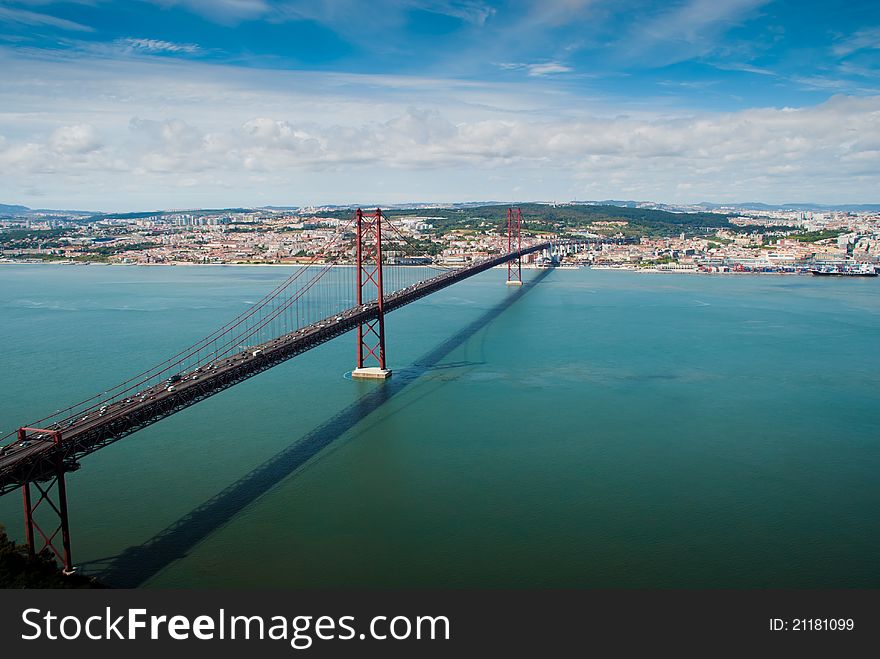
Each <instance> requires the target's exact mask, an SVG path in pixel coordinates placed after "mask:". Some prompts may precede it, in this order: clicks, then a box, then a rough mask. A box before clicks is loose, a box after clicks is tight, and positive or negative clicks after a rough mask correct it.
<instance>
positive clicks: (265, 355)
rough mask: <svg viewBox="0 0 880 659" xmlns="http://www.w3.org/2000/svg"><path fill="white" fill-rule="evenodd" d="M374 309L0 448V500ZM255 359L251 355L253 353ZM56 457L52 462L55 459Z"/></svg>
mask: <svg viewBox="0 0 880 659" xmlns="http://www.w3.org/2000/svg"><path fill="white" fill-rule="evenodd" d="M549 247H550V243H548V242H544V243H540V244H537V245H532V246H530V247H526V248H523V249H522V250H520V252H511V253H509V254H503V255H501V256H496V257H490V258H488V259H484V260H482V261H480V262H478V263H475V264H474V265H471V266H468V267H466V268H461V269H457V270H450V271H447V272H444V273H442V274H440V275H437V276H436V277H432V278H430V279H426V280H425V281H423V282H420V283H418V284H414V285H412V286H409V287H407V288H404V289H402V290H399V291H396V292H394V293H391V294H389V295H386V296H385V299H384V311H385V313H388V312H391V311H394V310H395V309H399V308H400V307H403V306H405V305H407V304H409V303H410V302H415V301H416V300H418V299H420V298H423V297H425V296H427V295H430V294H431V293H434V292H436V291H439V290H440V289H442V288H446V287H447V286H450V285H452V284H454V283H456V282H459V281H461V280H463V279H467V278H468V277H472V276H474V275H476V274H479V273H480V272H484V271H486V270H489V269H490V268H494V267H495V266H498V265H502V264H504V263H506V262H507V261H511V260H513V259H515V258H516V257H517V255H518V254H519V255H522V256H525V255H526V254H531V253H532V252H538V251H541V250H544V249H547V248H549ZM377 310H378V305H377V303H376V302H375V301H374V302H371V303H369V304H365V305H362V306H360V307H352V308H351V309H347V310H345V311H343V312H341V313H338V314H333V315H332V316H328V317H327V318H324V319H323V320H320V321H318V322H316V323H313V324H312V325H308V326H306V327H303V328H301V329H298V330H296V331H294V332H291V333H289V334H285V335H283V336H281V337H278V338H276V339H273V340H271V341H268V342H266V343H263V344H260V345H256V346H251V347H249V348H248V349H247V350H246V351H244V352H240V353H237V354H235V355H231V356H229V357H224V358H221V359H219V360H218V361H216V362H214V363H213V364H212V365H209V366H205V367H202V368H199V369H196V371H193V372H188V373H180V376H181V379H180V381H179V382H175V383H174V386H173V390H172V391H168V390H167V385H166V384H164V383H161V384H158V385H154V386H152V387H150V388H148V389H144V390H143V391H140V392H138V393H137V394H134V395H132V396H131V397H130V398H128V399H126V400H128V401H130V402H126V401H125V400H123V401H118V402H115V403H113V404H111V405H108V406H107V409H106V410H105V411H104V413H103V414H99V413H98V412H96V411H91V412H89V413H88V415H87V416H84V417H83V418H82V419H78V420H74V421H73V422H72V423H68V424H67V426H66V427H61V428H55V427H53V426H50V427H49V428H50V429H52V430H60V431H61V433H62V435H61V437H62V439H61V442H60V443H59V444H56V443H55V442H54V440H53V439H52V437H51V436H50V435H48V434H46V435H42V436H41V435H40V433H37V432H34V431H29V432H30V434H29V435H28V437H27V439H26V440H25V445H24V446H22V442H20V441H16V442H14V443H13V444H10V445H7V446H5V447H3V448H2V449H0V451H2V453H0V495H3V494H7V493H9V492H11V491H12V490H14V489H16V488H18V487H20V486H21V485H23V484H24V483H26V482H29V481H34V480H43V479H45V478H49V477H51V476H52V475H54V473H55V470H56V462H57V460H58V458H59V457H61V459H63V461H64V463H65V469H66V470H71V471H72V470H75V469H77V468H78V467H79V465H78V460H79V459H80V458H82V457H83V456H85V455H88V454H90V453H93V452H94V451H96V450H98V449H100V448H102V447H104V446H107V445H108V444H111V443H113V442H115V441H117V440H119V439H122V438H123V437H126V436H128V435H130V434H132V433H134V432H136V431H138V430H140V429H141V428H144V427H146V426H149V425H151V424H153V423H156V422H157V421H160V420H161V419H164V418H165V417H168V416H171V415H172V414H174V413H175V412H178V411H180V410H182V409H184V408H186V407H189V406H190V405H194V404H195V403H198V402H199V401H201V400H204V399H205V398H208V397H209V396H213V395H214V394H216V393H219V392H220V391H223V390H224V389H228V388H229V387H231V386H233V385H235V384H238V383H239V382H241V381H243V380H246V379H248V378H250V377H253V376H254V375H257V374H258V373H262V372H263V371H265V370H267V369H270V368H272V367H273V366H276V365H278V364H280V363H282V362H285V361H287V360H288V359H290V358H292V357H295V356H296V355H299V354H301V353H303V352H306V351H307V350H311V349H312V348H314V347H316V346H318V345H321V344H322V343H325V342H327V341H329V340H330V339H334V338H336V337H337V336H340V335H342V334H345V333H346V332H348V331H350V330H352V329H354V328H355V327H357V326H358V325H360V324H361V323H364V322H366V321H369V320H372V319H374V318H375V317H376V316H377ZM258 349H259V350H261V351H262V353H261V354H259V355H257V356H253V352H254V351H256V350H258ZM59 453H60V456H59Z"/></svg>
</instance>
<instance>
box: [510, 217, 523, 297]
mask: <svg viewBox="0 0 880 659" xmlns="http://www.w3.org/2000/svg"><path fill="white" fill-rule="evenodd" d="M521 229H522V211H521V210H520V209H519V208H517V209H516V211H514V210H513V209H512V208H508V209H507V252H508V253H510V252H513V251H514V250H516V251H517V252H519V251H521V250H522V234H521ZM522 284H523V282H522V256H517V257H516V259H514V260H512V261H508V262H507V285H508V286H522Z"/></svg>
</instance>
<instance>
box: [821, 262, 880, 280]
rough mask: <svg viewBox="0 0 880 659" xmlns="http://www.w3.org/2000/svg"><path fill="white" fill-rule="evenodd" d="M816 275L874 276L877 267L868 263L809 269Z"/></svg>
mask: <svg viewBox="0 0 880 659" xmlns="http://www.w3.org/2000/svg"><path fill="white" fill-rule="evenodd" d="M810 272H811V273H812V274H814V275H816V276H817V277H876V276H877V269H876V268H875V267H874V266H873V265H870V264H868V263H860V264H857V265H854V264H842V265H829V266H821V267H816V268H812V269H810Z"/></svg>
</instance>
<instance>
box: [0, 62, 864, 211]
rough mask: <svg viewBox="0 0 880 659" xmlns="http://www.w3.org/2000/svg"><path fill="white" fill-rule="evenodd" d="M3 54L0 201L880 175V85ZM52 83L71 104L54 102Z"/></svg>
mask: <svg viewBox="0 0 880 659" xmlns="http://www.w3.org/2000/svg"><path fill="white" fill-rule="evenodd" d="M0 55H2V53H0ZM0 59H2V58H0ZM0 64H3V65H4V67H5V70H7V71H8V72H9V73H8V74H7V81H6V85H5V89H4V105H3V107H0V135H2V138H0V201H3V202H5V203H14V202H24V203H26V201H27V199H22V198H21V196H20V195H22V191H26V190H29V189H32V190H42V191H45V190H49V191H50V196H49V197H48V198H44V199H42V200H41V201H40V202H39V203H40V205H41V206H45V205H47V204H50V203H51V204H54V205H56V206H65V207H70V206H71V205H79V206H85V207H93V208H138V207H163V206H165V207H167V206H181V205H205V206H210V205H218V204H256V203H311V202H315V203H320V202H349V201H357V200H364V199H374V200H377V201H385V202H388V201H412V200H418V199H422V200H446V201H450V200H462V199H487V198H496V199H505V198H506V199H509V198H512V197H514V196H515V197H518V198H521V199H522V198H533V199H559V200H561V199H571V198H581V199H583V198H609V197H620V196H627V197H637V198H648V199H656V200H658V201H699V200H701V199H709V200H731V199H741V200H742V199H756V200H763V201H791V200H798V199H808V200H810V201H846V200H850V201H862V200H864V201H871V200H873V198H874V197H875V194H876V192H875V191H876V190H877V189H880V96H874V97H866V98H858V97H850V96H837V97H833V98H832V99H830V100H829V101H827V102H825V103H822V104H819V105H816V106H812V107H804V108H799V109H792V108H758V109H750V110H742V111H737V112H714V113H712V112H702V113H697V114H694V113H686V112H681V111H678V112H676V111H674V109H673V108H670V107H668V106H667V107H665V108H660V109H658V110H657V111H656V112H655V113H653V114H648V113H647V112H645V111H640V112H635V111H633V109H632V108H630V109H628V110H627V109H623V112H626V113H625V114H621V113H620V112H613V111H610V110H609V108H608V107H607V106H603V105H600V104H597V103H596V102H594V101H590V100H589V99H584V98H582V97H574V96H569V95H566V94H565V93H562V92H559V91H558V90H557V91H555V92H552V93H550V92H548V90H547V89H546V85H547V82H546V80H543V79H535V80H526V81H524V82H523V83H520V84H518V85H515V86H514V85H502V84H471V83H463V82H460V81H447V80H439V79H428V78H407V77H404V76H396V77H384V76H356V75H343V74H335V75H331V74H326V75H325V74H304V73H296V72H283V71H260V70H247V71H240V70H238V71H236V70H234V69H229V68H226V67H219V66H215V65H210V64H205V63H194V62H186V63H183V62H168V61H165V60H135V61H129V62H126V63H125V64H120V63H118V62H108V61H105V60H94V61H91V62H87V63H76V62H57V61H56V62H52V63H51V66H47V64H46V63H42V62H28V61H23V60H17V61H16V62H15V64H12V63H10V62H2V61H0ZM530 85H533V86H534V88H532V87H530ZM45 89H52V90H53V94H54V95H55V96H56V97H58V98H64V99H65V102H64V103H63V104H55V105H52V104H48V105H47V103H46V101H45V98H46V97H45V91H44V90H45ZM206 108H210V111H206ZM620 109H621V108H618V110H620ZM612 110H613V108H612ZM4 138H5V139H4ZM184 180H185V181H187V184H186V185H183V184H182V183H181V182H182V181H184ZM515 189H516V190H518V192H516V193H515Z"/></svg>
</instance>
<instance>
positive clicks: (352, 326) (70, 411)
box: [0, 208, 620, 572]
mask: <svg viewBox="0 0 880 659" xmlns="http://www.w3.org/2000/svg"><path fill="white" fill-rule="evenodd" d="M521 227H522V213H521V211H520V210H519V209H513V208H511V209H508V212H507V235H506V237H505V236H501V237H500V238H499V243H500V244H499V245H498V247H499V251H500V253H499V254H497V255H489V256H486V257H485V258H483V259H481V260H477V261H475V262H471V263H469V264H467V265H464V266H462V267H458V268H454V269H453V268H449V269H441V268H437V267H434V266H433V265H430V264H425V265H422V266H412V265H391V262H392V259H393V258H394V257H392V256H391V254H392V253H393V254H398V253H404V252H405V249H406V248H407V244H408V242H409V241H410V240H411V239H410V238H408V237H407V236H406V235H405V234H404V233H403V232H402V231H401V230H400V229H399V228H398V227H397V226H396V225H395V224H394V223H393V222H391V221H389V219H388V218H387V217H386V216H385V215H384V214H383V213H382V211H381V210H380V209H376V210H375V212H373V213H369V214H367V213H364V212H363V211H362V210H361V209H358V210H357V211H356V212H355V213H354V215H353V217H352V218H351V219H350V220H349V221H348V222H343V223H340V225H339V226H338V227H337V230H336V231H335V232H334V234H333V235H332V236H330V237H329V238H328V240H327V242H326V243H325V245H324V247H323V249H322V250H321V251H320V252H319V253H317V254H315V255H314V257H313V258H312V259H311V261H310V262H309V263H306V264H304V265H302V266H301V267H298V268H296V270H295V271H294V272H293V274H291V275H290V276H289V277H288V278H287V279H286V280H285V281H284V282H282V283H281V284H280V285H279V286H277V287H276V288H275V289H274V290H272V291H271V292H269V293H268V294H267V295H266V296H265V297H264V298H263V299H261V300H260V301H258V302H257V303H255V304H253V305H251V306H250V307H249V308H248V310H247V311H246V312H244V313H242V314H240V315H239V316H237V317H236V318H233V319H232V320H231V321H229V322H228V323H226V324H225V325H223V326H222V327H220V328H219V329H217V330H215V331H214V332H212V333H211V334H209V335H207V336H206V337H204V338H203V339H202V340H200V341H198V342H196V343H195V344H193V345H191V346H189V347H187V348H186V349H184V350H182V351H180V352H179V353H177V354H175V355H174V356H172V357H170V358H168V359H166V360H164V361H162V362H160V363H159V364H156V365H155V366H153V367H151V368H149V369H146V370H144V371H141V372H140V373H138V374H137V375H134V376H133V377H130V378H128V379H127V380H125V381H123V382H121V383H119V384H117V385H116V386H113V387H111V388H109V389H106V390H105V391H103V392H101V393H100V394H97V395H95V396H92V397H90V398H88V399H85V400H82V401H79V402H78V403H75V404H73V405H69V406H67V407H65V408H64V409H61V410H58V411H56V412H54V413H53V414H51V415H49V416H47V417H44V418H42V419H39V420H37V421H34V422H30V423H27V424H25V425H23V426H21V427H20V428H18V429H17V431H14V432H13V433H10V435H7V436H6V437H4V438H0V444H3V443H4V442H7V441H9V440H11V441H9V443H7V444H6V445H3V446H2V447H0V495H5V494H9V493H10V492H13V491H16V490H20V491H21V496H22V504H23V509H24V526H25V542H26V545H27V547H28V552H29V553H30V554H31V556H34V555H36V554H37V553H38V552H43V551H48V552H50V554H51V555H54V556H55V557H56V558H57V559H58V560H59V561H60V563H61V565H62V566H63V568H64V570H65V572H72V571H73V570H74V564H73V559H72V550H71V537H70V521H69V517H68V505H67V485H66V481H65V474H66V473H68V472H70V471H75V470H77V469H79V468H80V460H81V459H82V458H83V457H85V456H87V455H89V454H90V453H93V452H95V451H97V450H99V449H101V448H103V447H105V446H107V445H109V444H111V443H113V442H116V441H118V440H120V439H122V438H124V437H126V436H128V435H131V434H132V433H134V432H137V431H138V430H140V429H142V428H145V427H146V426H149V425H151V424H153V423H156V422H157V421H160V420H162V419H164V418H166V417H169V416H171V415H172V414H175V413H176V412H178V411H180V410H182V409H185V408H187V407H190V406H191V405H194V404H196V403H198V402H199V401H201V400H204V399H205V398H208V397H210V396H213V395H214V394H217V393H219V392H221V391H223V390H225V389H228V388H230V387H232V386H234V385H235V384H237V383H239V382H242V381H243V380H246V379H248V378H251V377H253V376H255V375H257V374H258V373H261V372H263V371H265V370H268V369H270V368H272V367H273V366H276V365H278V364H281V363H282V362H285V361H287V360H289V359H291V358H293V357H295V356H297V355H299V354H301V353H303V352H306V351H307V350H311V349H312V348H314V347H316V346H319V345H321V344H323V343H325V342H327V341H330V340H331V339H334V338H336V337H338V336H341V335H342V334H345V333H347V332H349V331H352V330H356V334H357V353H356V363H355V368H354V369H353V371H352V377H353V378H366V379H379V380H382V379H385V378H388V377H390V376H391V373H392V372H391V370H390V369H389V368H388V367H387V360H386V343H385V314H387V313H390V312H392V311H394V310H396V309H399V308H401V307H403V306H405V305H407V304H410V303H412V302H415V301H417V300H419V299H421V298H424V297H426V296H428V295H431V294H432V293H435V292H436V291H439V290H441V289H443V288H446V287H447V286H451V285H452V284H455V283H457V282H459V281H462V280H464V279H467V278H468V277H472V276H474V275H476V274H479V273H481V272H484V271H486V270H488V269H490V268H494V267H498V266H504V265H505V264H506V265H507V284H508V285H511V286H520V285H522V271H521V262H522V259H523V257H525V256H527V255H529V254H532V253H535V252H547V253H553V252H554V250H556V251H562V250H566V251H568V250H571V249H576V248H577V247H578V246H579V245H583V244H585V243H588V242H620V241H616V240H613V239H612V240H608V241H597V240H592V241H588V240H580V241H577V242H574V241H567V242H557V243H551V242H546V241H543V242H541V241H535V240H527V244H525V245H524V244H523V238H522V233H521ZM383 232H385V233H384V235H383ZM383 250H384V251H383ZM342 261H347V262H351V261H353V262H354V265H353V267H347V268H338V269H337V272H335V273H334V276H327V275H328V273H329V272H331V269H332V268H333V267H334V266H338V265H339V263H340V262H342ZM340 270H341V271H342V274H341V275H340V274H339V271H340ZM352 293H353V295H352Z"/></svg>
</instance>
